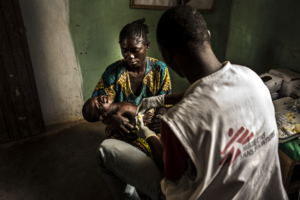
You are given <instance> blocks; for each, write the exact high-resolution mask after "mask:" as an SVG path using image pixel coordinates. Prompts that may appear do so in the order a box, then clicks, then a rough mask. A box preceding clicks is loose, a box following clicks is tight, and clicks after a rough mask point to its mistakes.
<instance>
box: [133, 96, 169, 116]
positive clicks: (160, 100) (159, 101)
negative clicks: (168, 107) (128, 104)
mask: <svg viewBox="0 0 300 200" xmlns="http://www.w3.org/2000/svg"><path fill="white" fill-rule="evenodd" d="M164 96H165V95H158V96H153V97H148V98H144V99H142V101H141V103H140V104H139V105H138V107H137V109H136V113H135V115H139V114H143V113H145V112H146V111H147V110H149V109H151V108H159V107H161V106H164V105H165V103H164Z"/></svg>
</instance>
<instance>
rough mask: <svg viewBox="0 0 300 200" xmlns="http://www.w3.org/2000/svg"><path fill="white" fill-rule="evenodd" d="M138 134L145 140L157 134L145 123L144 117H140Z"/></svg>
mask: <svg viewBox="0 0 300 200" xmlns="http://www.w3.org/2000/svg"><path fill="white" fill-rule="evenodd" d="M136 135H137V136H138V137H140V138H142V139H144V140H146V139H147V138H149V137H152V136H156V134H155V133H154V132H153V131H151V130H150V129H149V128H148V127H146V126H145V125H144V121H143V118H140V117H138V123H137V125H136Z"/></svg>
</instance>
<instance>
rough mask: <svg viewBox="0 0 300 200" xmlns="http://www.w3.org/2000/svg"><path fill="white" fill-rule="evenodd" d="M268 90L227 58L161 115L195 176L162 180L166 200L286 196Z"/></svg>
mask: <svg viewBox="0 0 300 200" xmlns="http://www.w3.org/2000/svg"><path fill="white" fill-rule="evenodd" d="M274 116H275V114H274V107H273V104H272V101H271V97H270V94H269V91H268V89H267V88H266V86H265V85H264V83H263V82H262V80H261V79H260V78H259V77H258V76H257V74H255V73H254V72H253V71H252V70H250V69H249V68H246V67H243V66H239V65H231V64H230V62H227V64H226V65H225V66H224V67H223V68H222V69H220V70H219V71H217V72H216V73H213V74H211V75H209V76H206V77H204V78H202V79H200V80H198V81H196V82H195V83H194V84H193V85H191V86H190V87H189V88H188V90H187V91H186V93H185V96H184V98H183V100H182V101H181V102H180V103H178V104H176V105H175V106H174V107H172V108H171V109H170V110H169V112H168V113H166V114H165V116H164V117H163V118H162V120H164V122H166V123H167V124H168V126H169V127H170V128H171V129H172V131H173V132H174V134H175V135H176V137H177V138H178V139H179V141H180V142H181V143H182V145H183V147H184V149H185V150H186V152H187V154H188V155H189V158H190V159H191V161H192V163H193V164H194V166H195V168H196V171H197V174H196V175H195V174H192V173H191V171H190V170H187V171H186V172H185V173H184V175H183V176H182V177H181V178H180V179H179V180H177V181H176V182H171V181H169V180H167V179H163V180H162V182H161V187H162V191H163V193H164V194H165V195H166V197H167V199H183V200H186V199H205V200H207V199H213V200H214V199H228V200H229V199H230V200H231V199H245V200H248V199H249V200H250V199H251V200H252V199H272V200H275V199H287V195H286V192H285V190H284V188H283V185H282V180H281V173H280V165H279V158H278V132H277V127H276V122H275V117H274Z"/></svg>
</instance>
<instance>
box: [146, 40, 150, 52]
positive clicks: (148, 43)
mask: <svg viewBox="0 0 300 200" xmlns="http://www.w3.org/2000/svg"><path fill="white" fill-rule="evenodd" d="M145 47H146V51H148V50H149V47H150V42H149V41H148V42H145Z"/></svg>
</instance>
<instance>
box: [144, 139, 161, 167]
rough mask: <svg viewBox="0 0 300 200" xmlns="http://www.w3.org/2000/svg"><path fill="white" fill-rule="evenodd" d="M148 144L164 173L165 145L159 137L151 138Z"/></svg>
mask: <svg viewBox="0 0 300 200" xmlns="http://www.w3.org/2000/svg"><path fill="white" fill-rule="evenodd" d="M146 142H147V143H148V144H149V146H150V149H151V152H152V156H153V159H154V161H155V163H156V164H157V165H158V167H159V168H160V169H161V170H162V171H164V161H163V151H164V149H163V145H162V143H161V141H160V140H159V139H158V138H157V137H149V138H147V140H146Z"/></svg>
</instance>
